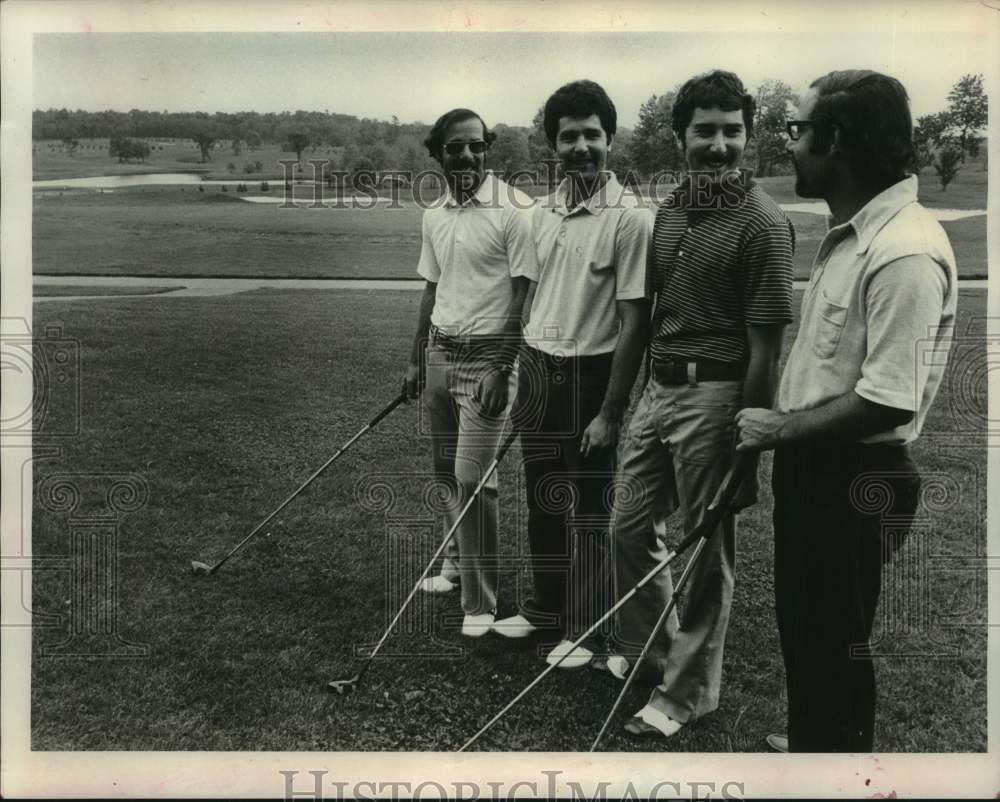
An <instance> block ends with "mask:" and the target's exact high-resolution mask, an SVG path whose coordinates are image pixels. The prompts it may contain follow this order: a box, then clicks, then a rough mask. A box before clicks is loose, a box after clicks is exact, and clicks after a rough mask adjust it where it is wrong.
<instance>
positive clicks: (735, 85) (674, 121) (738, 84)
mask: <svg viewBox="0 0 1000 802" xmlns="http://www.w3.org/2000/svg"><path fill="white" fill-rule="evenodd" d="M756 107H757V104H756V103H755V102H754V99H753V95H751V94H750V93H749V92H747V90H746V87H745V86H743V82H742V81H741V80H740V79H739V78H738V77H737V76H736V74H735V73H732V72H727V71H726V70H712V71H711V72H706V73H703V74H701V75H696V76H694V78H689V79H688V80H687V81H685V82H684V86H682V87H681V88H680V91H679V92H678V93H677V97H676V98H674V108H673V115H672V116H671V119H670V126H671V128H673V129H674V133H675V134H676V135H677V139H678V140H679V141H680V142H681V143H683V142H684V132H685V131H687V127H688V126H689V125H690V124H691V118H692V117H694V110H695V109H721V110H722V111H742V112H743V126H744V127H745V128H746V131H747V138H749V137H750V135H751V134H752V133H753V115H754V111H755V109H756Z"/></svg>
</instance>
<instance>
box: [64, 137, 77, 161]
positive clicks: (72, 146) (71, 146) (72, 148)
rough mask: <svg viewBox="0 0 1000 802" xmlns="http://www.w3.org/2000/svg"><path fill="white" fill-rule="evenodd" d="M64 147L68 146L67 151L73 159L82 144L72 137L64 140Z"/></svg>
mask: <svg viewBox="0 0 1000 802" xmlns="http://www.w3.org/2000/svg"><path fill="white" fill-rule="evenodd" d="M63 145H65V146H66V150H67V152H68V153H69V155H70V156H71V157H72V156H73V155H74V154H75V153H76V149H77V148H78V147H80V143H79V142H78V141H77V140H75V139H73V137H71V136H68V137H66V138H64V139H63Z"/></svg>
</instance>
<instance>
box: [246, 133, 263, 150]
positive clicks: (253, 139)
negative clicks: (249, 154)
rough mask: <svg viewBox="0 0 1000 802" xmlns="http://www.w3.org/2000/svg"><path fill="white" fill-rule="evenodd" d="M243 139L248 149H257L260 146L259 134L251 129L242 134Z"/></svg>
mask: <svg viewBox="0 0 1000 802" xmlns="http://www.w3.org/2000/svg"><path fill="white" fill-rule="evenodd" d="M243 141H244V142H246V143H247V147H248V148H250V150H257V148H259V147H260V146H261V138H260V134H258V133H257V132H256V131H253V130H251V131H247V132H246V133H245V134H244V135H243Z"/></svg>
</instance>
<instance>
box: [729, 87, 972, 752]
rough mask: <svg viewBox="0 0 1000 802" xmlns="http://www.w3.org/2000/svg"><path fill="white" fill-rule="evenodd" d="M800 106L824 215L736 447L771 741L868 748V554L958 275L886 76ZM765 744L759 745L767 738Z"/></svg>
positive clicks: (798, 154)
mask: <svg viewBox="0 0 1000 802" xmlns="http://www.w3.org/2000/svg"><path fill="white" fill-rule="evenodd" d="M798 116H799V118H800V119H797V120H792V121H790V122H789V123H788V136H789V142H788V149H789V151H790V152H791V154H792V157H793V159H794V162H795V191H796V193H797V194H798V195H800V196H802V197H804V198H822V199H823V200H825V201H826V202H827V205H828V206H829V207H830V213H831V215H832V217H831V227H830V229H829V231H828V232H827V234H826V236H825V237H824V238H823V241H822V242H821V243H820V246H819V252H818V254H817V256H816V259H815V261H814V263H813V270H812V275H811V277H810V279H809V287H808V288H807V289H806V292H805V298H804V299H803V304H802V319H801V322H800V324H799V331H798V334H797V336H796V338H795V342H794V343H793V345H792V349H791V352H790V353H789V355H788V362H787V364H786V365H785V370H784V373H783V374H782V377H781V383H780V385H779V388H778V397H777V404H776V409H774V410H771V409H764V408H751V409H744V410H742V411H741V412H740V413H739V415H738V416H737V425H738V427H739V431H740V445H739V448H740V449H744V450H747V451H760V450H763V449H771V448H773V449H774V470H773V486H774V538H775V544H774V549H775V552H774V592H775V607H776V610H777V616H778V632H779V634H780V637H781V651H782V656H783V657H784V662H785V674H786V677H785V680H786V683H787V688H788V736H787V747H786V748H787V749H789V750H790V751H795V752H845V751H846V752H871V751H872V750H873V747H874V738H873V735H874V724H875V672H874V667H873V665H872V660H871V656H870V654H871V652H870V646H869V639H870V637H871V631H872V626H873V622H874V619H875V608H876V605H877V603H878V597H879V590H880V586H881V574H882V565H883V563H884V562H885V561H887V560H888V559H889V557H890V556H891V554H892V552H893V551H894V550H895V549H896V548H898V546H899V543H900V541H901V538H902V536H903V535H904V534H905V532H906V531H907V530H908V529H909V527H910V525H911V523H912V517H913V514H914V512H915V511H916V509H917V506H918V496H919V487H920V476H919V473H918V472H917V470H916V467H915V466H914V464H913V462H912V461H911V460H910V457H909V455H908V453H907V444H908V443H910V442H912V441H913V440H915V439H916V437H917V435H918V434H919V433H920V429H921V426H922V425H923V422H924V420H925V418H926V415H927V410H928V407H929V406H930V404H931V402H932V401H933V399H934V396H935V394H936V392H937V390H938V387H939V385H940V382H941V378H942V375H943V373H944V367H945V363H946V360H947V354H948V348H949V345H950V338H951V328H952V326H953V325H954V319H955V306H956V297H957V294H958V281H957V273H956V267H955V257H954V255H953V253H952V250H951V246H950V244H949V242H948V237H947V235H946V234H945V232H944V230H943V229H942V228H941V225H940V224H939V223H938V222H937V221H936V220H935V219H934V218H933V217H932V216H931V215H930V214H929V213H928V212H927V211H926V210H924V209H923V208H922V207H921V206H920V204H918V203H917V178H916V176H915V175H912V174H909V170H910V169H911V168H912V167H913V165H914V149H913V135H912V123H911V119H910V108H909V99H908V97H907V94H906V90H905V89H904V88H903V86H902V84H900V83H899V81H897V80H896V79H894V78H890V77H888V76H885V75H881V74H879V73H876V72H871V71H869V70H844V71H840V72H832V73H829V74H828V75H825V76H823V77H822V78H819V79H817V80H816V81H814V82H813V83H812V85H811V87H810V90H809V93H808V94H807V95H806V96H805V97H804V98H803V100H802V103H801V105H800V108H799V114H798ZM890 522H891V523H892V531H891V532H890V531H889V530H888V529H886V527H885V525H886V524H888V523H890ZM883 533H885V534H883ZM778 738H779V736H771V737H770V738H769V739H768V741H769V743H771V744H772V746H775V748H780V747H779V744H778V742H777V739H778Z"/></svg>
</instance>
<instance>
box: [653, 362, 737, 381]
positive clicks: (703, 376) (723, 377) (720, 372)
mask: <svg viewBox="0 0 1000 802" xmlns="http://www.w3.org/2000/svg"><path fill="white" fill-rule="evenodd" d="M746 369H747V367H746V365H745V364H744V363H742V362H713V361H712V360H710V359H699V360H697V361H694V360H691V361H681V360H673V361H670V362H656V361H654V362H653V365H652V371H651V372H652V374H653V377H654V378H655V379H656V380H657V381H658V382H659V383H660V384H688V383H695V384H696V383H698V382H727V381H742V380H743V376H744V374H745V373H746Z"/></svg>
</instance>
